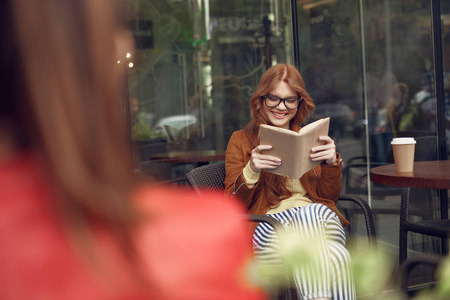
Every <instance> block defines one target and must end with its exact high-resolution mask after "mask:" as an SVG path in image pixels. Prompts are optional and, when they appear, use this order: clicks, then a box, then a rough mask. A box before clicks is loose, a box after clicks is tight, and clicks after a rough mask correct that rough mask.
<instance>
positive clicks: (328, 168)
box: [317, 153, 342, 203]
mask: <svg viewBox="0 0 450 300" xmlns="http://www.w3.org/2000/svg"><path fill="white" fill-rule="evenodd" d="M336 156H337V162H338V163H337V165H327V164H322V165H320V168H321V172H320V173H321V174H320V175H319V176H318V183H317V195H318V196H319V197H320V198H324V199H330V200H333V201H334V202H335V203H337V201H338V199H339V195H340V193H341V177H342V175H341V171H342V160H341V155H340V154H339V153H336Z"/></svg>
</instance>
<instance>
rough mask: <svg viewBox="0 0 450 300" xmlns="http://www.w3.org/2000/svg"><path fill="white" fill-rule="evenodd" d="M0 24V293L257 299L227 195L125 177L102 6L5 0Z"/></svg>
mask: <svg viewBox="0 0 450 300" xmlns="http://www.w3.org/2000/svg"><path fill="white" fill-rule="evenodd" d="M0 23H1V26H0V38H1V40H2V45H1V47H0V65H1V71H0V72H1V75H0V76H1V77H0V98H1V102H0V105H1V107H0V124H1V125H0V199H1V202H2V209H1V212H0V243H1V245H2V246H1V247H0V265H1V266H2V272H1V275H0V286H1V289H0V299H262V297H263V294H262V292H261V291H260V290H259V289H257V288H255V287H253V286H251V285H250V284H249V283H248V282H247V280H246V278H245V268H246V264H247V262H248V261H249V259H250V258H251V245H250V244H249V242H248V238H249V236H248V234H247V224H246V223H245V221H244V220H243V219H241V214H242V213H244V210H243V208H242V207H241V206H240V205H239V204H237V203H236V202H234V201H233V200H231V199H229V198H225V197H224V196H223V195H219V194H209V195H208V197H206V198H199V197H197V196H196V194H194V193H193V192H190V191H175V190H169V189H164V188H157V187H152V186H145V185H144V184H141V183H139V184H138V183H135V179H134V178H133V175H132V166H131V159H130V157H129V149H128V148H129V143H128V141H127V138H126V136H127V135H126V130H125V128H126V118H125V116H124V115H123V111H122V109H123V105H121V102H120V99H118V96H119V95H120V93H119V92H118V91H117V90H118V88H117V87H118V86H120V82H121V80H122V79H121V77H120V72H119V66H120V65H118V64H117V61H118V59H119V58H120V57H121V56H124V55H125V51H122V50H124V49H122V48H123V47H122V45H125V46H126V45H131V42H130V41H127V35H126V34H124V33H123V32H124V31H123V29H121V28H119V27H117V26H116V25H115V23H116V22H115V17H114V8H113V5H112V3H111V2H110V1H108V0H64V1H60V0H41V1H28V0H14V1H13V0H6V1H1V2H0ZM121 32H122V33H121ZM125 48H126V47H125ZM127 50H128V49H127Z"/></svg>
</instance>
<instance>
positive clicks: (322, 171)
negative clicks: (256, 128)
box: [224, 126, 350, 227]
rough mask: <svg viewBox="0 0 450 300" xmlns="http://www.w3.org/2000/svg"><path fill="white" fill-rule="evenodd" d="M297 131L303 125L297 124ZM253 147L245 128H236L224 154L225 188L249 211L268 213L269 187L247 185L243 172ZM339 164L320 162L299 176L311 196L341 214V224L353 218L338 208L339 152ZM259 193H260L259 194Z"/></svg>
mask: <svg viewBox="0 0 450 300" xmlns="http://www.w3.org/2000/svg"><path fill="white" fill-rule="evenodd" d="M294 130H295V131H297V132H298V131H299V130H300V127H298V126H296V127H295V128H294ZM252 150H253V147H252V146H251V144H250V140H249V138H248V137H247V135H246V134H245V132H244V130H239V131H235V132H234V133H233V134H232V136H231V138H230V140H229V142H228V146H227V151H226V155H225V169H226V178H225V182H224V183H225V190H226V192H227V193H230V194H232V195H235V196H237V197H238V198H239V199H241V201H242V202H243V203H244V205H245V206H246V207H247V208H248V211H249V213H250V214H265V213H266V212H267V211H268V209H269V208H270V207H269V203H268V199H267V197H266V196H265V195H267V191H264V188H265V187H264V186H262V185H261V184H260V185H258V183H256V184H255V185H254V186H253V187H248V186H247V185H246V183H245V180H244V176H243V174H242V172H243V169H244V167H245V166H246V165H247V163H248V161H249V160H250V156H251V153H252ZM337 156H338V157H337V158H338V164H337V165H327V164H321V165H319V166H317V167H315V168H314V169H313V170H311V171H309V172H307V173H306V174H305V175H303V176H302V177H301V178H300V181H301V183H302V185H303V187H304V188H305V189H306V191H307V193H308V196H309V198H310V199H311V200H312V201H313V202H316V203H322V204H324V205H326V206H328V207H329V208H330V209H331V210H333V211H334V212H335V213H336V214H337V215H338V217H339V219H340V221H341V223H342V226H344V227H345V226H348V225H349V224H350V222H349V221H348V220H347V219H345V218H344V216H343V215H342V214H341V212H339V210H338V209H337V208H336V203H337V201H338V199H339V194H340V191H341V170H342V162H341V159H340V155H339V154H337ZM257 195H259V196H257Z"/></svg>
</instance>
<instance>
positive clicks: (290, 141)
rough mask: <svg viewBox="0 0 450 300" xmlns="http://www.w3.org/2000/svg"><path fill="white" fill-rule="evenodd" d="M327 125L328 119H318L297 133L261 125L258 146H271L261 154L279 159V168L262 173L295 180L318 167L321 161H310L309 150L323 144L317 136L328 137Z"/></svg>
mask: <svg viewBox="0 0 450 300" xmlns="http://www.w3.org/2000/svg"><path fill="white" fill-rule="evenodd" d="M329 124H330V118H324V119H320V120H317V121H315V122H313V123H311V124H308V125H306V126H305V127H303V128H302V129H301V130H300V131H299V132H298V133H296V132H295V131H292V130H287V129H282V128H278V127H275V126H270V125H261V126H260V131H259V132H260V133H259V134H260V144H261V145H271V146H272V149H271V150H267V151H263V152H262V153H263V154H268V155H272V156H275V157H278V158H280V159H281V165H280V166H279V167H277V168H275V169H265V170H264V171H266V172H271V173H274V174H278V175H282V176H286V177H289V178H295V179H296V178H300V177H301V176H303V174H305V173H306V172H308V171H309V170H311V169H312V168H314V167H315V166H317V165H319V164H320V163H321V162H322V161H312V160H311V158H310V157H309V155H310V154H311V148H314V147H316V146H318V145H323V144H324V142H322V141H320V140H319V136H327V135H328V129H329ZM292 133H294V134H292Z"/></svg>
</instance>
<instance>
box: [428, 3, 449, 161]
mask: <svg viewBox="0 0 450 300" xmlns="http://www.w3.org/2000/svg"><path fill="white" fill-rule="evenodd" d="M431 15H432V16H431V24H432V29H433V58H434V59H433V60H434V87H433V88H434V90H435V95H436V129H437V134H438V160H446V159H447V141H446V140H447V138H446V135H445V127H446V126H445V123H446V119H445V101H444V68H443V66H442V61H443V58H442V28H441V27H442V26H441V8H440V0H431Z"/></svg>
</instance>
